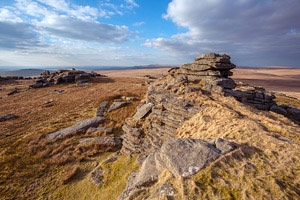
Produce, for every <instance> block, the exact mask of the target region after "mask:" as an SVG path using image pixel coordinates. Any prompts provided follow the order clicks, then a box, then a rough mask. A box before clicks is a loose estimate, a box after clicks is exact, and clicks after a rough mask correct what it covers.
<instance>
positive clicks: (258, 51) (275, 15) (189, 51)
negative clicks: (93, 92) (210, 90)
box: [144, 0, 300, 66]
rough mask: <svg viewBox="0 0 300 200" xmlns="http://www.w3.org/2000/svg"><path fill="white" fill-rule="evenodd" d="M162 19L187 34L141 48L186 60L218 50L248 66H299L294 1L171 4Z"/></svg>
mask: <svg viewBox="0 0 300 200" xmlns="http://www.w3.org/2000/svg"><path fill="white" fill-rule="evenodd" d="M163 17H164V18H165V19H168V20H171V21H172V22H174V23H175V24H176V25H177V26H179V27H185V28H187V29H188V32H186V33H181V34H176V35H173V36H172V37H170V38H156V39H148V40H147V41H146V42H145V44H144V45H145V46H148V47H154V48H156V49H160V50H163V51H166V52H170V53H175V54H180V55H181V56H186V57H188V58H192V57H194V56H197V55H199V54H201V53H204V52H220V53H228V54H231V55H233V56H235V57H237V58H238V59H237V60H238V61H243V62H242V63H244V64H249V65H255V63H254V62H253V61H254V60H255V62H257V61H259V62H260V63H262V64H265V65H270V64H276V63H277V64H278V65H280V64H290V65H298V66H299V61H300V56H299V55H300V21H299V19H300V1H299V0H285V1H282V0H172V2H171V3H170V4H169V6H168V9H167V13H166V14H164V15H163ZM283 58H287V59H285V60H284V59H283ZM297 63H298V64H297Z"/></svg>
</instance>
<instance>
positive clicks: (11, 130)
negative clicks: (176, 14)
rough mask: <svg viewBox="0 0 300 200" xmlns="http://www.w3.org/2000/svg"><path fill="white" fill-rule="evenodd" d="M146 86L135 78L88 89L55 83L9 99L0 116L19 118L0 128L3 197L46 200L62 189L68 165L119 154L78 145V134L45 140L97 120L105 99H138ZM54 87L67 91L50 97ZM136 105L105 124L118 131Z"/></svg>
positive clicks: (104, 80)
mask: <svg viewBox="0 0 300 200" xmlns="http://www.w3.org/2000/svg"><path fill="white" fill-rule="evenodd" d="M100 79H101V80H100ZM142 82H144V80H142V79H134V78H131V79H128V78H113V79H111V78H99V79H98V78H97V79H96V80H95V81H94V82H93V83H91V84H90V85H89V86H86V87H77V86H76V85H74V84H66V85H56V86H52V87H48V88H40V89H34V90H29V91H26V92H22V93H18V94H16V95H13V96H9V97H5V100H2V102H4V103H3V104H1V105H0V115H4V114H7V113H12V114H16V115H18V116H19V118H17V119H14V120H10V121H6V122H4V123H1V124H0V133H1V134H0V191H1V192H0V199H3V198H4V199H13V198H16V199H38V198H40V197H48V196H49V194H51V193H52V192H53V191H54V190H56V189H57V188H59V187H61V183H62V180H61V179H62V177H63V176H64V175H63V174H64V171H65V170H66V168H67V167H68V166H69V165H71V166H74V165H78V164H82V163H86V162H89V160H90V159H92V158H94V157H98V156H99V155H101V154H102V153H105V152H107V151H115V150H116V149H110V148H103V147H101V146H98V145H90V146H86V147H78V141H79V139H80V138H82V137H87V136H85V133H80V132H79V133H74V134H72V135H69V136H67V137H64V138H59V139H56V140H54V141H48V140H46V139H45V135H46V134H48V133H51V132H54V131H57V130H59V129H62V128H66V127H68V126H72V125H74V124H75V123H76V122H78V121H80V120H83V119H86V118H90V117H93V116H95V112H96V109H97V106H98V105H99V104H100V103H101V102H102V101H104V100H108V101H112V100H113V99H114V98H117V97H118V96H123V95H128V96H129V95H130V96H134V97H137V98H138V99H140V98H141V97H142V96H144V94H145V91H146V87H141V86H137V83H139V84H140V83H142ZM17 84H19V83H17ZM22 84H24V85H23V86H22V87H24V88H25V86H26V87H27V86H28V85H29V84H30V83H29V82H28V81H27V82H26V81H24V82H22ZM132 85H134V87H132ZM8 86H9V87H12V85H8ZM8 86H5V87H8ZM3 87H4V86H3ZM54 89H56V90H64V93H62V94H57V93H55V92H54V93H53V92H52V93H49V91H52V90H54ZM1 92H6V90H2V91H1ZM49 99H52V100H53V102H52V103H51V105H52V106H51V107H46V106H45V105H44V104H43V102H44V101H46V100H49ZM136 104H137V102H133V103H132V104H129V105H128V106H126V107H124V108H122V112H124V113H128V114H122V113H118V112H119V111H116V112H115V113H111V114H109V115H107V116H106V117H107V119H108V120H107V122H105V124H104V125H105V126H106V127H112V128H116V130H117V131H120V124H121V123H122V120H124V119H123V117H124V118H125V117H127V116H128V115H133V113H132V112H134V106H136ZM117 113H118V114H117ZM111 115H115V117H111ZM118 115H119V116H118ZM110 119H112V120H113V121H110ZM119 120H120V121H119ZM88 137H89V136H88ZM82 173H85V171H84V170H83V171H82V170H81V171H80V172H79V174H78V175H79V176H80V175H81V174H82ZM78 175H76V176H75V177H77V176H78ZM75 179H77V178H75ZM50 180H51V181H50ZM72 180H73V179H72ZM71 182H72V181H71ZM68 184H69V183H68ZM68 184H66V185H68Z"/></svg>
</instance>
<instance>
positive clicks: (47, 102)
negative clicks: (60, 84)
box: [43, 99, 53, 104]
mask: <svg viewBox="0 0 300 200" xmlns="http://www.w3.org/2000/svg"><path fill="white" fill-rule="evenodd" d="M52 102H53V100H52V99H51V100H47V101H44V102H43V104H49V103H52Z"/></svg>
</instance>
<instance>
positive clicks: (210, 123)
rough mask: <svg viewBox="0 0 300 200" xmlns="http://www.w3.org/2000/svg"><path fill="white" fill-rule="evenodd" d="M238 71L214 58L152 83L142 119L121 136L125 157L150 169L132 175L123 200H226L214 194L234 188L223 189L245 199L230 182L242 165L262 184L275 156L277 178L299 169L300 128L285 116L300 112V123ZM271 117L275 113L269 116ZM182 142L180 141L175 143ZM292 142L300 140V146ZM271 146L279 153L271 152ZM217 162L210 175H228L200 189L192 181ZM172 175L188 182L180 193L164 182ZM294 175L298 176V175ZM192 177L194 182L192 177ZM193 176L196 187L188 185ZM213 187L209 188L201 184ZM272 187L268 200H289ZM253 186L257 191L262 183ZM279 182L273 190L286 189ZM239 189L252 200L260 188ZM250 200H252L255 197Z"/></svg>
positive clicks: (292, 110) (205, 58) (206, 57)
mask: <svg viewBox="0 0 300 200" xmlns="http://www.w3.org/2000/svg"><path fill="white" fill-rule="evenodd" d="M235 67H236V66H235V65H234V64H232V63H231V61H230V57H229V56H228V55H219V54H214V53H210V54H205V55H201V56H199V57H197V58H196V59H195V62H194V63H191V64H185V65H182V66H181V67H180V68H174V69H171V70H170V71H169V75H168V76H164V77H161V78H159V79H157V80H156V81H155V82H153V83H152V84H150V86H149V88H148V91H147V93H146V98H145V99H144V100H142V102H141V104H140V105H139V106H138V107H137V111H136V113H135V115H134V116H133V117H131V118H128V119H126V120H125V123H124V125H123V127H122V129H123V131H124V134H123V135H122V136H121V137H122V139H123V142H122V149H121V153H123V154H129V155H131V154H138V155H139V157H138V163H139V164H142V167H141V168H140V170H138V171H136V172H133V173H132V174H131V175H130V176H129V178H128V182H127V188H126V190H125V191H124V192H123V194H122V195H121V196H120V197H119V199H120V200H121V199H135V198H137V199H139V198H141V199H142V198H143V199H145V198H146V197H149V199H151V198H154V199H155V198H158V199H160V198H161V195H162V194H164V196H163V197H167V198H166V199H169V198H170V199H182V196H185V197H186V199H196V196H197V197H199V198H200V197H201V198H208V196H209V197H210V198H211V199H219V198H223V197H224V196H222V195H221V196H218V195H219V194H216V193H215V192H212V193H208V192H207V190H208V189H210V188H213V189H212V191H218V190H219V188H220V187H223V186H220V185H218V184H219V183H221V185H222V184H223V185H224V184H225V185H229V186H228V188H227V186H226V188H224V187H223V189H224V190H226V191H229V193H230V195H229V197H231V198H232V196H234V197H235V198H238V197H239V195H240V193H243V192H242V191H239V189H237V190H238V191H239V192H240V193H238V195H237V194H235V193H234V191H233V190H231V189H230V188H232V187H233V185H235V184H237V182H236V179H234V180H231V178H230V177H231V174H236V173H237V172H238V171H239V170H237V171H235V172H232V173H231V174H228V173H227V171H228V170H230V169H231V168H232V166H234V169H236V168H235V167H236V166H235V164H236V163H235V162H241V163H243V165H245V166H244V167H245V170H244V171H246V172H245V173H244V176H245V177H246V179H247V176H248V175H247V174H251V177H254V176H255V175H254V174H255V173H256V172H257V171H259V170H260V169H259V168H261V167H262V166H260V162H269V160H266V159H269V158H270V157H272V156H275V155H276V156H275V157H276V159H274V160H272V162H271V161H270V162H269V163H272V164H271V165H272V166H271V165H270V166H269V165H265V167H268V168H269V167H270V168H271V167H273V168H272V169H274V166H273V163H276V164H275V165H276V166H277V167H278V168H277V169H276V170H273V171H272V170H271V169H270V170H269V171H268V173H269V172H270V171H272V173H274V174H277V170H279V169H282V170H284V169H286V168H285V166H286V165H289V164H291V163H293V162H294V161H293V159H296V160H299V157H298V158H297V157H296V155H297V151H298V150H299V148H300V145H299V143H297V142H298V139H299V135H300V132H299V130H300V129H299V126H298V125H297V124H294V123H293V122H292V121H290V120H289V119H287V118H285V117H283V116H282V115H285V116H292V114H291V113H294V114H293V116H294V118H293V119H295V120H297V118H295V113H299V110H298V109H295V108H290V107H289V108H285V106H277V105H276V103H275V102H274V101H273V99H274V98H275V96H274V95H272V94H271V93H268V92H266V91H265V90H264V89H263V88H261V87H252V86H249V85H245V84H243V83H235V82H234V81H233V80H232V79H230V78H229V77H230V76H231V75H232V72H230V70H231V69H233V68H235ZM269 110H271V111H273V112H268V111H269ZM288 110H289V112H290V115H289V114H288V113H287V112H288ZM275 112H276V113H279V114H281V115H278V114H276V113H275ZM277 133H281V135H279V134H277ZM283 135H284V136H287V138H286V137H283ZM178 137H180V139H174V138H178ZM183 138H184V139H183ZM192 138H193V139H201V140H199V141H198V140H192ZM221 138H223V139H221ZM290 138H295V139H296V141H294V140H292V139H290ZM225 139H226V140H225ZM233 142H234V143H235V145H233ZM245 144H247V145H245ZM269 144H272V146H271V147H268V145H269ZM276 145H279V146H280V145H281V146H280V147H278V148H277V146H276ZM283 146H284V147H283ZM235 147H237V149H235ZM268 148H270V149H268ZM281 148H285V151H284V152H285V153H288V154H289V155H290V157H289V158H288V159H286V158H284V157H285V156H286V155H285V153H283V151H282V149H281ZM295 149H298V150H295ZM259 152H264V153H259ZM275 152H276V153H275ZM206 153H207V154H206ZM256 153H257V156H258V157H259V159H258V160H259V161H257V159H254V158H253V159H254V160H253V159H252V154H255V155H256ZM271 154H272V155H271ZM273 154H274V155H273ZM208 155H209V156H208ZM246 155H247V156H246ZM277 156H279V157H281V158H282V160H281V161H280V162H284V163H285V165H284V166H283V165H282V164H281V163H280V162H279V163H277V161H278V159H277ZM221 158H222V159H223V160H226V159H228V163H227V161H226V162H225V163H223V162H219V161H217V160H220V159H221ZM272 158H273V157H272ZM285 159H286V160H285ZM215 160H216V161H215ZM261 160H264V161H261ZM212 162H213V163H218V164H215V165H216V166H215V167H216V170H212V169H211V170H210V171H209V173H210V174H209V175H210V176H211V177H212V176H214V174H212V171H213V172H214V173H221V172H223V173H224V174H225V175H224V176H223V174H222V175H219V176H220V177H222V178H219V177H215V179H213V178H211V177H203V178H200V179H199V180H197V181H198V182H199V183H197V182H193V181H192V180H191V178H190V177H189V176H192V175H194V174H197V173H200V172H201V170H204V169H205V167H207V166H209V165H210V163H212ZM203 163H205V164H203ZM253 163H255V164H253ZM288 163H289V164H288ZM222 165H225V167H224V169H219V168H218V167H221V166H222ZM238 166H240V165H239V164H238ZM262 169H264V168H262ZM223 170H225V171H223ZM226 170H227V171H226ZM166 171H167V172H169V173H170V174H171V176H170V177H169V180H172V181H173V183H178V180H177V181H175V180H174V178H177V179H178V178H180V179H179V180H181V185H180V186H178V185H177V189H175V188H173V184H172V183H170V182H168V181H169V180H167V179H168V178H166V177H163V176H162V174H164V173H166ZM288 171H289V173H292V172H291V171H293V169H288ZM252 172H253V173H252ZM257 173H258V172H257ZM259 173H265V171H263V170H262V171H260V172H259ZM280 173H281V172H280ZM186 174H188V175H187V176H185V175H186ZM237 176H240V174H238V175H237ZM187 177H189V178H188V181H190V182H188V181H187V182H185V178H187ZM275 177H276V176H275ZM182 178H184V179H182ZM219 179H220V180H219ZM283 179H284V178H283ZM205 180H208V182H205V183H201V181H205ZM270 180H271V179H270ZM276 180H277V179H276ZM298 180H299V179H298ZM218 181H219V182H218ZM239 181H240V180H239ZM264 181H265V182H264V186H263V187H261V188H259V190H261V191H262V192H263V193H266V196H264V197H267V198H268V197H269V198H274V197H282V195H281V196H280V195H277V194H276V195H274V194H271V193H270V192H268V189H265V188H266V187H269V186H268V185H270V184H271V183H270V182H268V180H264ZM281 181H283V180H281ZM253 182H255V183H254V184H256V180H253ZM271 182H272V183H273V182H275V186H274V185H273V186H272V187H276V188H277V187H278V188H280V185H281V183H278V184H277V182H276V181H275V180H274V179H272V181H271ZM238 184H240V186H238V188H243V187H246V188H247V189H246V190H247V192H246V193H249V192H252V188H251V187H250V188H249V187H248V186H244V185H243V182H238ZM259 184H260V183H259ZM216 185H217V186H216ZM248 185H249V184H248ZM162 188H165V189H162ZM166 188H167V189H166ZM180 188H181V189H180ZM182 188H183V189H182ZM179 190H183V191H181V192H179ZM166 191H169V192H167V193H166ZM175 191H178V193H181V194H180V195H182V196H178V194H177V197H176V198H175V197H174V195H175ZM199 191H201V192H202V193H199ZM151 194H152V195H151ZM154 194H155V195H156V194H157V195H156V196H155V195H154ZM204 194H206V195H208V196H205V195H204ZM153 195H154V196H153ZM201 195H202V196H201ZM243 195H246V197H247V194H243ZM293 195H295V194H294V193H293V194H292V196H293ZM187 197H189V198H187ZM248 197H249V196H248ZM256 197H257V198H259V197H258V196H256Z"/></svg>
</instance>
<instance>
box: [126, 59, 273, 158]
mask: <svg viewBox="0 0 300 200" xmlns="http://www.w3.org/2000/svg"><path fill="white" fill-rule="evenodd" d="M235 67H236V66H235V65H234V64H232V63H231V61H230V57H229V56H228V55H219V54H214V53H210V54H204V55H201V56H199V57H197V58H196V59H195V62H194V63H190V64H184V65H182V66H181V67H180V68H174V69H171V70H170V71H169V76H167V77H162V78H160V79H158V80H157V81H156V82H155V83H154V84H152V85H150V87H149V88H148V92H147V94H146V99H145V103H144V104H141V105H139V106H138V108H137V112H136V114H135V116H134V117H133V118H131V119H127V120H126V123H125V125H124V126H123V131H124V132H125V135H124V136H123V148H122V151H123V152H124V153H129V154H130V153H143V154H148V153H150V152H153V151H154V150H157V149H159V148H160V147H161V145H162V144H163V143H164V142H165V141H167V140H168V139H170V138H173V137H174V135H175V133H176V130H177V128H179V127H181V125H182V124H183V123H184V122H185V121H186V120H188V119H190V118H191V117H192V116H194V115H195V114H197V113H198V112H199V111H201V109H203V107H201V105H199V103H198V102H195V101H194V100H190V99H187V98H184V96H185V95H188V94H192V93H194V92H200V93H203V94H204V95H207V94H211V93H215V94H218V95H222V96H233V97H235V98H236V99H237V100H239V101H241V102H243V103H244V104H250V105H253V106H255V107H256V108H258V109H261V110H269V109H270V108H271V106H273V105H275V102H274V101H273V99H274V98H275V97H274V96H273V95H272V94H268V93H267V92H265V90H264V89H263V88H259V87H251V86H245V85H243V84H239V85H237V84H236V83H235V82H234V81H233V80H232V79H231V78H229V76H231V75H232V72H231V71H230V70H231V69H233V68H235ZM147 114H149V115H147ZM146 115H147V120H146V121H147V123H141V121H142V122H143V118H144V117H145V116H146ZM143 135H146V137H143ZM140 137H142V139H140Z"/></svg>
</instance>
